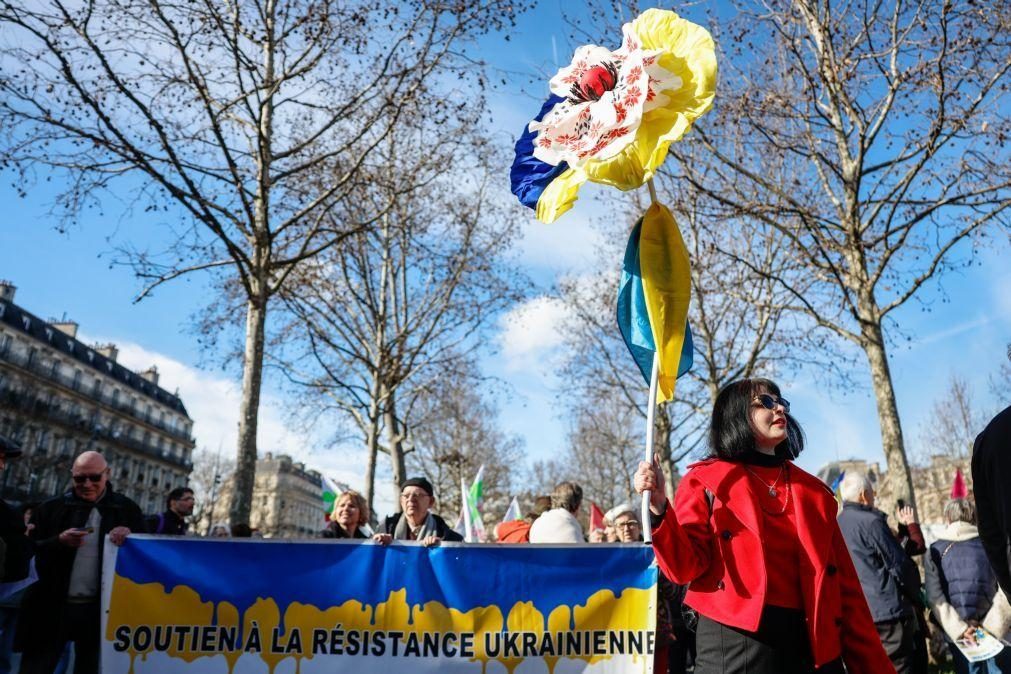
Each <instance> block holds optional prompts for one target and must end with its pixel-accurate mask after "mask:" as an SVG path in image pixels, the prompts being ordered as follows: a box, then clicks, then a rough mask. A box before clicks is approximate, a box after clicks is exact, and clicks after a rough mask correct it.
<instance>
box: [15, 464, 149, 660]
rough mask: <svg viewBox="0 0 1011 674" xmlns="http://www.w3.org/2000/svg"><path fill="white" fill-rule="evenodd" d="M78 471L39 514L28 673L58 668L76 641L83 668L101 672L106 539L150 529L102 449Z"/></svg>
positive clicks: (28, 608) (25, 641)
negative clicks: (113, 477) (116, 485)
mask: <svg viewBox="0 0 1011 674" xmlns="http://www.w3.org/2000/svg"><path fill="white" fill-rule="evenodd" d="M70 478H71V488H70V491H68V492H67V493H65V494H63V495H62V496H57V497H54V498H51V499H49V500H48V501H45V502H44V503H42V504H41V505H40V506H39V507H38V508H36V509H35V511H34V512H33V513H32V519H31V522H32V524H34V525H35V527H34V529H33V530H32V532H31V538H32V539H33V540H34V541H35V546H36V565H37V569H38V574H39V581H38V582H37V583H35V585H32V586H31V587H30V588H29V589H28V593H27V594H26V595H25V599H24V603H23V604H22V609H21V616H20V619H19V622H18V630H17V634H16V636H15V650H20V651H22V652H23V655H22V658H21V672H22V673H23V674H32V673H34V672H39V673H41V672H47V673H48V672H52V671H53V668H54V667H55V666H56V663H57V661H59V659H60V655H61V654H62V652H63V648H64V644H65V643H66V642H68V641H73V642H74V652H75V665H74V672H75V674H83V673H85V672H98V651H99V624H100V615H101V613H100V611H101V607H100V597H99V593H100V589H101V576H102V547H103V541H104V540H105V537H106V536H108V537H109V540H110V541H111V542H112V543H113V544H114V545H122V544H123V541H125V540H126V537H127V536H128V535H129V534H130V532H131V531H140V532H142V531H144V515H143V513H142V512H141V510H140V507H138V506H137V504H136V503H134V502H133V501H131V500H130V499H128V498H127V497H126V496H123V495H122V494H119V493H116V492H115V491H113V489H112V485H111V484H109V466H108V464H106V462H105V458H104V457H103V456H102V455H101V454H99V453H98V452H84V453H83V454H81V455H80V456H78V457H77V459H76V460H75V461H74V465H73V467H72V468H71V471H70Z"/></svg>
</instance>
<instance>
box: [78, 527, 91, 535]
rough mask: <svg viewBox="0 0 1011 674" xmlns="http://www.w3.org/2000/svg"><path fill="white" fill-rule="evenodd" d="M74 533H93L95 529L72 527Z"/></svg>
mask: <svg viewBox="0 0 1011 674" xmlns="http://www.w3.org/2000/svg"><path fill="white" fill-rule="evenodd" d="M74 531H83V532H84V533H86V534H93V533H95V527H74Z"/></svg>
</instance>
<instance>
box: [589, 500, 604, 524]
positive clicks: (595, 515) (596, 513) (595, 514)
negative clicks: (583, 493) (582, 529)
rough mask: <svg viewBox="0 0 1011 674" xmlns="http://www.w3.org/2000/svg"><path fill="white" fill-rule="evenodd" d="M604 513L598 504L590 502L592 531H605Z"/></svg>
mask: <svg viewBox="0 0 1011 674" xmlns="http://www.w3.org/2000/svg"><path fill="white" fill-rule="evenodd" d="M604 528H605V526H604V511H603V510H601V509H600V506H598V505H597V504H596V503H593V502H592V501H591V502H590V531H594V530H596V529H604Z"/></svg>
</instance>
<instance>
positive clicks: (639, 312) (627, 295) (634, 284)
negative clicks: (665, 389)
mask: <svg viewBox="0 0 1011 674" xmlns="http://www.w3.org/2000/svg"><path fill="white" fill-rule="evenodd" d="M641 233H642V218H639V220H638V222H636V223H635V226H634V227H633V228H632V233H631V234H629V237H628V245H627V246H626V247H625V259H624V261H623V262H622V267H621V285H619V286H618V311H617V314H618V316H617V317H618V329H619V330H620V331H621V338H622V339H623V340H624V341H625V346H627V347H628V350H629V352H630V353H631V354H632V358H633V359H634V360H635V364H636V365H637V366H638V367H639V371H640V372H641V373H642V376H643V379H645V380H646V384H647V386H648V385H649V379H650V374H651V372H652V370H653V357H654V354H655V353H656V342H655V341H654V339H653V330H652V329H651V328H650V324H649V313H648V312H647V310H646V293H645V291H644V290H643V285H642V266H641V263H640V259H639V235H640V234H641ZM694 353H695V349H694V345H693V342H692V331H691V327H690V326H686V327H685V341H684V345H683V346H682V348H681V360H680V362H679V363H678V374H677V376H678V377H680V376H682V375H683V374H685V373H686V372H688V371H689V370H690V369H691V368H692V361H693V359H694Z"/></svg>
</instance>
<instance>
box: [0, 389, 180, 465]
mask: <svg viewBox="0 0 1011 674" xmlns="http://www.w3.org/2000/svg"><path fill="white" fill-rule="evenodd" d="M4 408H6V409H13V410H17V411H20V412H21V413H23V414H25V415H26V416H28V417H32V418H34V419H38V420H41V421H50V422H53V423H56V424H59V425H61V426H63V427H64V428H67V429H69V430H73V431H76V432H78V433H81V434H88V435H90V436H91V438H92V439H93V440H96V441H97V440H103V441H106V442H111V443H112V444H114V445H120V446H121V447H125V448H127V449H131V450H133V451H135V452H137V453H139V454H141V455H144V456H148V457H151V458H155V459H159V460H161V461H167V462H170V463H174V464H176V465H178V466H181V467H183V468H185V469H187V470H190V469H192V468H193V462H192V461H188V460H184V459H182V458H180V457H179V456H176V455H173V454H172V452H169V451H167V450H164V449H159V448H158V447H154V446H152V445H150V444H148V443H145V442H142V441H140V440H136V439H134V438H131V437H128V436H126V435H123V434H122V433H121V432H120V431H119V430H118V429H117V428H116V427H110V428H107V427H105V426H103V425H102V424H99V423H96V422H95V421H94V420H92V419H89V418H88V417H86V416H85V415H82V414H79V413H75V412H71V411H70V410H66V409H63V408H62V407H61V406H59V405H50V404H48V403H46V402H44V401H41V400H39V399H37V398H36V397H34V396H32V395H31V394H28V393H25V392H23V391H18V390H16V389H14V388H13V387H11V386H9V385H7V386H5V385H0V409H4Z"/></svg>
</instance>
